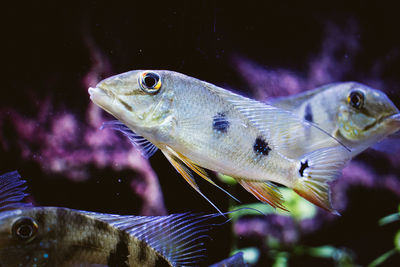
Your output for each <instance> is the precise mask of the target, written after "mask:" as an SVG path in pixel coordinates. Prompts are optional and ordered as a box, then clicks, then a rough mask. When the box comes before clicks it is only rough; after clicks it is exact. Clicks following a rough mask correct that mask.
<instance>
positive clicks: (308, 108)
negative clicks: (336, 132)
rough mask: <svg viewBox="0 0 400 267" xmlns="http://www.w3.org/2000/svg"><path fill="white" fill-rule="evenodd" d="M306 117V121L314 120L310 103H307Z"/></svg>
mask: <svg viewBox="0 0 400 267" xmlns="http://www.w3.org/2000/svg"><path fill="white" fill-rule="evenodd" d="M304 119H305V120H306V121H309V122H313V113H312V109H311V105H310V103H308V104H307V106H306V109H305V111H304Z"/></svg>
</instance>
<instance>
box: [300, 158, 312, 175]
mask: <svg viewBox="0 0 400 267" xmlns="http://www.w3.org/2000/svg"><path fill="white" fill-rule="evenodd" d="M300 164H301V166H300V169H299V173H300V176H301V177H303V176H304V170H305V169H307V168H308V167H310V166H308V160H306V161H305V162H300Z"/></svg>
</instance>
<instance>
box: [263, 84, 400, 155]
mask: <svg viewBox="0 0 400 267" xmlns="http://www.w3.org/2000/svg"><path fill="white" fill-rule="evenodd" d="M269 103H271V104H272V105H274V106H277V107H280V108H284V109H287V110H289V111H292V112H293V113H295V114H297V115H299V116H300V117H302V118H304V119H305V120H308V121H310V122H313V123H316V124H317V125H318V126H320V127H321V128H322V129H324V130H326V131H327V132H328V133H330V134H331V135H332V136H334V137H335V138H337V139H338V140H340V141H341V142H342V143H343V144H345V145H346V146H347V147H350V148H351V154H352V156H353V157H354V156H356V155H358V154H359V153H361V152H362V151H364V150H365V149H367V148H368V147H370V146H372V145H374V144H375V143H377V142H379V141H380V140H382V139H383V138H385V137H387V136H388V135H391V134H393V133H395V132H397V131H399V130H400V113H399V110H398V109H397V107H396V106H395V105H394V104H393V103H392V101H390V99H389V98H388V97H387V95H386V94H385V93H383V92H382V91H379V90H377V89H373V88H371V87H368V86H366V85H364V84H360V83H357V82H341V83H333V84H327V85H324V86H322V87H320V88H317V89H314V90H311V91H307V92H304V93H301V94H298V95H293V96H289V97H280V98H276V99H272V100H270V101H269ZM320 138H321V136H313V135H310V136H309V138H308V140H307V142H306V143H305V144H302V145H301V146H297V147H296V148H295V149H294V151H293V152H294V153H295V154H296V155H301V154H302V153H304V146H306V145H307V143H308V144H309V145H315V144H318V143H322V144H323V145H324V146H326V145H327V144H328V143H330V144H328V145H329V146H337V145H338V144H337V143H335V141H334V140H333V139H332V138H328V137H323V138H324V140H321V139H320Z"/></svg>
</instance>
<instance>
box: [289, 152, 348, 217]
mask: <svg viewBox="0 0 400 267" xmlns="http://www.w3.org/2000/svg"><path fill="white" fill-rule="evenodd" d="M350 158H351V154H350V152H349V151H348V150H346V149H344V148H343V147H330V148H321V149H318V150H315V151H313V152H310V153H307V154H305V155H303V157H302V158H301V159H300V161H299V165H298V172H297V173H296V174H297V175H298V178H297V179H296V181H295V183H294V186H293V190H294V191H295V192H296V193H297V194H299V195H300V196H302V197H304V198H305V199H307V200H308V201H310V202H311V203H313V204H315V205H317V206H319V207H321V208H323V209H325V210H328V211H330V212H333V213H336V214H338V213H337V212H336V211H335V210H334V208H333V207H332V204H331V199H330V190H329V182H331V181H334V180H335V179H336V178H337V177H338V176H339V175H340V173H341V170H342V169H343V167H344V166H345V164H346V163H347V162H348V161H349V160H350Z"/></svg>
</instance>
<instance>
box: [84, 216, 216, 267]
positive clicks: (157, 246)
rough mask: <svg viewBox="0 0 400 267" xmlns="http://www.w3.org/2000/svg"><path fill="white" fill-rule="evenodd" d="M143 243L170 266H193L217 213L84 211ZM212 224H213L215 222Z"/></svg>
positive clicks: (198, 259)
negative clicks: (125, 214) (106, 212)
mask: <svg viewBox="0 0 400 267" xmlns="http://www.w3.org/2000/svg"><path fill="white" fill-rule="evenodd" d="M84 213H85V214H87V215H89V216H91V217H93V218H96V219H99V220H101V221H104V222H106V223H109V224H110V225H112V226H114V227H116V228H118V229H120V230H122V231H126V232H128V233H129V234H131V235H133V236H134V237H136V238H138V239H139V240H142V241H144V242H146V243H147V244H148V245H149V246H150V247H152V248H153V249H154V250H156V251H157V252H158V253H160V254H161V255H162V256H163V257H165V258H166V259H167V260H168V261H169V262H170V263H171V264H172V265H173V266H193V265H198V263H199V262H200V261H201V260H202V259H203V258H205V255H204V252H205V248H204V243H203V242H204V239H206V238H207V237H208V236H207V235H206V234H205V233H206V232H207V231H209V229H210V227H211V226H213V224H210V220H211V219H213V218H216V217H219V216H220V215H219V214H210V215H200V214H191V213H182V214H172V215H169V216H123V215H112V214H102V213H95V212H84ZM214 225H215V224H214Z"/></svg>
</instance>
